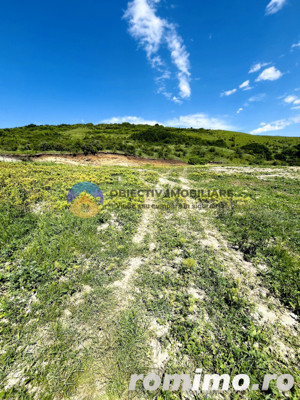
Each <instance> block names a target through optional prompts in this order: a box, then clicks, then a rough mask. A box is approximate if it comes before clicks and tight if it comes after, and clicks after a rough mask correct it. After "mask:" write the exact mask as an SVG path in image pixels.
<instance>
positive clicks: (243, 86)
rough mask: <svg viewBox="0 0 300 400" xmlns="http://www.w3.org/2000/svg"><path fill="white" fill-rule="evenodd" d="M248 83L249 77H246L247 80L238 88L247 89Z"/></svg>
mask: <svg viewBox="0 0 300 400" xmlns="http://www.w3.org/2000/svg"><path fill="white" fill-rule="evenodd" d="M249 83H250V81H249V79H248V80H247V81H245V82H243V83H242V84H241V85H240V86H239V88H240V89H244V90H247V89H248V88H249Z"/></svg>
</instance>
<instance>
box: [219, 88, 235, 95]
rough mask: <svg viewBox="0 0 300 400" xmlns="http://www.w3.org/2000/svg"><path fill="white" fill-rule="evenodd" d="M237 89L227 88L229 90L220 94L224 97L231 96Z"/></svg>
mask: <svg viewBox="0 0 300 400" xmlns="http://www.w3.org/2000/svg"><path fill="white" fill-rule="evenodd" d="M236 91H237V89H232V90H227V91H225V92H222V93H221V94H220V96H221V97H224V96H231V95H232V94H233V93H235V92H236Z"/></svg>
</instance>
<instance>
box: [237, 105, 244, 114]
mask: <svg viewBox="0 0 300 400" xmlns="http://www.w3.org/2000/svg"><path fill="white" fill-rule="evenodd" d="M243 110H244V109H243V107H240V108H239V109H238V110H237V112H236V113H237V114H239V113H240V112H242V111H243Z"/></svg>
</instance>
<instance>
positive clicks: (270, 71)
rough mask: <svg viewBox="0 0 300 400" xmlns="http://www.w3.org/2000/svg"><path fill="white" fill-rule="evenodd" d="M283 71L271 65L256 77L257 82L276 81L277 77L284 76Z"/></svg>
mask: <svg viewBox="0 0 300 400" xmlns="http://www.w3.org/2000/svg"><path fill="white" fill-rule="evenodd" d="M282 75H283V74H282V72H280V71H279V69H276V68H275V67H270V68H267V69H265V70H264V71H263V72H262V73H261V74H260V75H259V77H258V78H256V79H255V81H256V82H260V81H276V80H277V79H279V78H281V77H282Z"/></svg>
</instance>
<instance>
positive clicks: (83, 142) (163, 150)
mask: <svg viewBox="0 0 300 400" xmlns="http://www.w3.org/2000/svg"><path fill="white" fill-rule="evenodd" d="M100 151H109V152H114V153H117V154H125V155H135V156H139V157H145V158H155V159H173V160H181V161H184V162H188V163H189V164H205V163H207V162H217V163H221V164H227V165H256V164H260V165H261V164H268V165H300V138H299V137H281V136H254V135H251V134H247V133H242V132H231V131H223V130H211V129H203V128H202V129H193V128H190V129H184V128H170V127H164V126H161V125H158V124H157V125H155V126H149V125H133V124H130V123H123V124H98V125H94V124H91V123H89V124H74V125H67V124H61V125H56V126H55V125H39V126H38V125H34V124H30V125H27V126H24V127H17V128H5V129H0V154H31V155H33V154H36V153H49V152H57V153H58V154H60V153H62V154H63V153H71V154H73V155H76V154H78V153H82V152H83V153H84V154H96V153H97V152H100Z"/></svg>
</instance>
